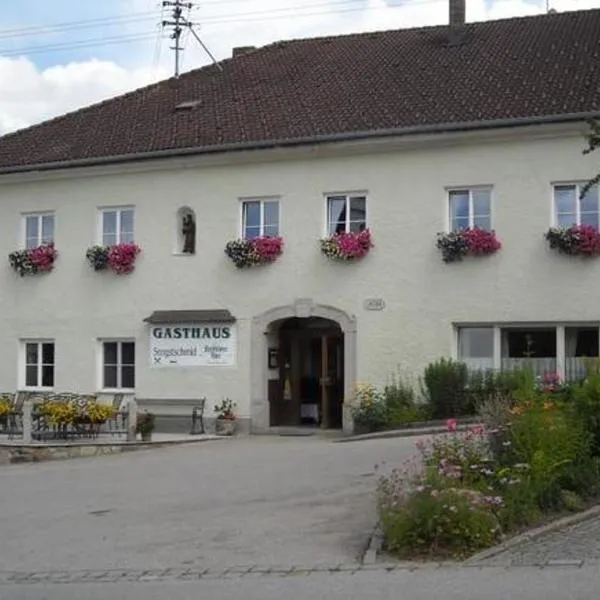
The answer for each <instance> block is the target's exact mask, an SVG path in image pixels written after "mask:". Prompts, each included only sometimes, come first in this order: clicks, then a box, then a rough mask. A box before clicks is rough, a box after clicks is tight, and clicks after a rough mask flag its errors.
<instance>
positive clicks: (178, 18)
mask: <svg viewBox="0 0 600 600" xmlns="http://www.w3.org/2000/svg"><path fill="white" fill-rule="evenodd" d="M162 5H163V8H164V7H170V8H172V11H171V20H170V21H163V22H162V26H163V28H164V27H172V28H173V33H172V34H171V35H170V36H169V37H170V38H171V39H172V40H174V43H175V45H174V46H171V50H174V51H175V77H179V64H180V54H181V52H182V51H183V49H184V48H183V47H182V46H181V33H182V32H183V28H184V27H186V28H187V29H189V30H190V31H191V33H192V34H193V36H194V38H195V39H196V40H197V41H198V43H199V44H200V45H201V46H202V48H203V49H204V51H205V52H206V53H207V54H208V55H209V56H210V58H211V60H212V61H213V63H215V65H216V66H217V67H218V68H219V70H221V71H222V70H223V68H222V67H221V65H220V64H219V63H218V62H217V60H216V58H215V57H214V56H213V55H212V54H211V53H210V50H209V49H208V48H207V47H206V46H205V45H204V42H203V41H202V40H201V39H200V37H199V36H198V34H197V33H196V31H195V30H194V23H192V21H189V20H188V19H186V18H185V17H184V16H183V10H184V9H185V8H187V9H188V10H191V9H192V8H193V7H194V3H193V2H183V1H182V0H163V3H162Z"/></svg>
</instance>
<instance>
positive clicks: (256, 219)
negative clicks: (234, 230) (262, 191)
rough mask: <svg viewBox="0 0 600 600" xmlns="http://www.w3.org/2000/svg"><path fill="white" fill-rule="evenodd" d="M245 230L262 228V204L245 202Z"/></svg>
mask: <svg viewBox="0 0 600 600" xmlns="http://www.w3.org/2000/svg"><path fill="white" fill-rule="evenodd" d="M243 215H244V229H246V228H248V227H259V228H260V202H244V212H243Z"/></svg>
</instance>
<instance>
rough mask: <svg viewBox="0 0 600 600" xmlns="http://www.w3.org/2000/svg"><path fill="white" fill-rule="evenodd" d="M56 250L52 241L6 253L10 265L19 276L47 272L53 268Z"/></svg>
mask: <svg viewBox="0 0 600 600" xmlns="http://www.w3.org/2000/svg"><path fill="white" fill-rule="evenodd" d="M57 256H58V252H57V251H56V248H55V247H54V244H53V243H50V244H44V245H42V246H38V247H37V248H29V249H28V250H16V251H15V252H11V253H10V254H9V255H8V260H9V262H10V266H11V267H12V268H13V269H14V270H15V271H16V272H17V273H18V274H19V275H21V277H24V276H25V275H36V274H37V273H48V272H49V271H52V269H53V268H54V261H55V260H56V257H57Z"/></svg>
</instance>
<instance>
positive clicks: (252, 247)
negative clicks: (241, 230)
mask: <svg viewBox="0 0 600 600" xmlns="http://www.w3.org/2000/svg"><path fill="white" fill-rule="evenodd" d="M282 253H283V238H281V237H279V236H273V237H271V236H261V237H257V238H253V239H250V240H246V239H239V240H233V241H231V242H227V244H226V245H225V254H226V255H227V256H228V257H229V258H230V259H231V260H232V261H233V264H234V265H235V266H236V267H238V269H243V268H246V267H253V266H257V265H265V264H269V263H272V262H274V261H275V260H277V258H278V257H279V256H281V254H282Z"/></svg>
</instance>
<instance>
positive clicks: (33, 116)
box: [0, 0, 600, 134]
mask: <svg viewBox="0 0 600 600" xmlns="http://www.w3.org/2000/svg"><path fill="white" fill-rule="evenodd" d="M187 1H188V0H186V2H187ZM547 1H548V2H549V6H550V8H552V9H554V10H556V11H558V12H563V11H568V10H585V9H589V8H600V0H467V21H470V22H472V21H483V20H489V19H499V18H505V17H512V16H523V15H533V14H541V13H544V12H546V2H547ZM161 5H162V1H161V0H20V1H18V2H8V1H7V0H4V1H3V2H2V7H1V9H0V134H4V133H7V132H11V131H14V130H16V129H20V128H23V127H27V126H29V125H32V124H35V123H38V122H40V121H43V120H45V119H48V118H52V117H54V116H57V115H60V114H63V113H65V112H69V111H71V110H75V109H77V108H79V107H82V106H86V105H88V104H92V103H94V102H98V101H101V100H104V99H106V98H110V97H112V96H116V95H118V94H121V93H123V92H126V91H129V90H131V89H135V88H137V87H141V86H143V85H147V84H148V83H151V82H153V81H157V80H159V79H164V78H166V77H170V76H172V74H173V69H174V66H173V62H174V53H173V52H172V51H171V50H170V49H169V46H170V45H171V43H172V41H171V40H170V39H168V31H165V30H163V29H162V28H161V26H160V23H161V21H163V20H168V19H169V18H170V15H169V12H168V11H169V10H170V9H169V8H166V7H162V6H161ZM185 16H188V17H189V19H190V20H191V21H193V22H194V23H196V24H197V25H196V26H195V30H196V32H197V33H198V35H199V36H200V38H201V39H202V41H203V42H204V44H205V45H206V46H207V47H208V48H209V50H210V51H211V53H212V54H213V55H214V56H215V57H216V59H217V60H221V59H223V58H227V57H229V56H231V51H232V48H234V47H236V46H246V45H252V46H262V45H265V44H268V43H271V42H273V41H276V40H283V39H294V38H306V37H315V36H320V35H331V34H343V33H351V32H358V31H375V30H382V29H395V28H405V27H414V26H422V25H436V24H442V23H447V20H448V1H447V0H203V1H201V0H196V2H195V6H194V7H193V8H192V9H191V10H189V11H188V10H187V9H186V11H185ZM182 40H183V46H184V48H185V50H184V52H183V57H182V71H188V70H190V69H193V68H197V67H200V66H203V65H206V64H208V63H209V62H210V61H211V59H210V57H209V56H208V55H207V54H206V52H204V50H202V48H201V46H200V44H198V43H197V42H196V40H195V39H193V38H192V37H191V36H190V35H189V34H187V35H186V34H184V36H183V37H182Z"/></svg>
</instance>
